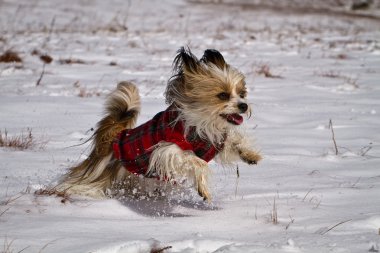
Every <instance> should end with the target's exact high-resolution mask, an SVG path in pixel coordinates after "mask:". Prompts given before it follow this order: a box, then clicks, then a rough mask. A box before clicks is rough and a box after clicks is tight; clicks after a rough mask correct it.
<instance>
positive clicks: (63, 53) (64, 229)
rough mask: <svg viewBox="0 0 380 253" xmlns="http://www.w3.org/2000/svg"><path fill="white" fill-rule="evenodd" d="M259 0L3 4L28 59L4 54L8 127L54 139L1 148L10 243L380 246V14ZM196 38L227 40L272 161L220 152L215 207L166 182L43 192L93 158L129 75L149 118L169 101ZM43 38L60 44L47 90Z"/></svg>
mask: <svg viewBox="0 0 380 253" xmlns="http://www.w3.org/2000/svg"><path fill="white" fill-rule="evenodd" d="M257 2H260V1H256V3H257ZM284 2H285V1H284ZM321 2H323V1H321ZM313 3H314V4H316V2H313ZM246 4H247V3H245V4H243V5H239V4H223V3H218V4H217V3H203V4H197V3H194V2H187V1H172V0H166V1H122V0H112V1H100V0H94V1H87V0H80V1H74V0H67V1H58V0H51V1H42V0H39V1H28V0H18V1H10V0H3V1H0V31H1V32H0V53H3V52H4V51H5V50H7V49H12V50H13V51H16V52H18V53H19V55H20V57H21V58H22V59H23V63H0V130H1V131H2V132H3V131H4V130H5V129H6V130H7V131H8V135H9V136H15V135H17V134H20V133H22V132H25V131H26V129H27V128H30V129H32V133H33V136H34V138H35V139H36V140H37V141H38V142H39V143H40V144H41V145H36V146H35V148H33V149H27V150H15V149H10V148H4V147H2V148H0V251H1V250H3V251H4V252H7V253H8V252H20V251H22V252H43V253H45V252H55V253H57V252H71V253H76V252H78V253H79V252H96V253H126V252H150V251H153V250H156V251H157V250H160V249H164V248H166V247H169V246H171V248H166V249H165V250H163V252H175V253H177V252H178V253H179V252H181V253H193V252H202V253H203V252H214V253H222V252H229V253H230V252H379V245H380V235H379V233H380V231H379V229H380V198H379V195H380V171H379V162H380V134H379V128H380V118H379V115H378V112H379V111H380V86H379V80H380V58H379V54H380V42H379V39H380V30H379V29H378V28H379V24H380V18H365V17H359V16H355V15H339V14H336V13H335V15H327V14H326V15H325V14H323V13H321V12H318V13H314V14H313V13H312V12H310V13H300V12H297V11H294V12H292V11H289V10H286V11H279V10H277V9H271V8H264V7H263V8H253V7H252V8H248V7H247V5H246ZM370 11H371V10H369V12H370ZM376 11H377V10H376ZM376 11H374V12H373V15H375V14H376ZM371 15H372V14H371ZM126 28H127V29H126ZM183 45H189V46H190V47H191V48H192V50H193V51H194V53H195V54H196V55H198V56H201V54H202V51H203V50H205V49H207V48H216V49H218V50H220V51H221V52H222V53H223V55H224V56H225V58H226V60H227V61H228V62H229V63H230V64H232V65H233V66H236V67H238V68H239V69H240V70H241V71H242V72H243V73H245V75H246V76H247V84H248V88H249V100H250V102H251V103H252V106H253V117H252V118H251V119H249V120H245V123H244V124H245V126H246V129H247V132H248V134H249V135H250V136H252V138H253V139H254V140H255V146H257V148H258V149H260V150H261V153H262V155H263V156H264V160H263V161H262V162H261V163H260V164H259V165H257V166H252V167H251V166H248V165H245V164H243V163H239V172H240V177H239V178H238V179H237V178H236V171H235V169H234V168H233V169H225V168H222V167H220V166H218V165H217V164H215V163H213V162H211V163H210V166H211V168H212V170H213V176H212V183H211V191H212V193H213V197H214V198H213V201H212V203H210V204H207V203H204V202H203V201H202V200H201V198H200V197H198V196H197V194H196V192H194V190H193V189H191V188H173V187H169V186H165V185H162V184H161V186H162V192H161V195H157V194H156V195H150V196H145V195H141V194H140V195H139V189H136V191H135V192H136V193H137V194H136V195H137V196H138V197H136V198H132V197H130V196H120V197H119V198H116V199H106V200H92V199H86V198H82V197H78V196H72V197H69V199H62V198H59V197H53V196H37V195H35V194H34V192H35V191H36V190H38V189H40V188H41V187H43V186H45V185H49V184H54V182H56V181H57V180H58V178H59V177H60V176H61V175H63V174H64V173H65V172H66V171H67V168H68V167H70V166H72V165H74V164H75V163H77V162H78V161H79V160H81V159H83V158H84V157H85V155H86V154H87V152H88V147H89V143H86V144H83V145H79V144H82V143H83V142H84V141H85V140H86V139H87V138H88V137H90V136H91V134H92V131H91V128H93V127H95V124H96V122H97V121H98V120H99V119H100V117H101V115H102V111H103V107H102V106H103V103H104V99H105V96H106V94H107V93H108V92H109V91H111V90H112V89H114V87H115V85H116V83H117V82H119V81H121V80H130V81H133V82H135V83H136V84H137V85H138V87H139V89H140V92H141V96H142V103H143V104H142V106H143V111H142V115H141V116H140V118H139V123H143V122H145V121H146V120H148V119H150V118H151V117H152V116H153V115H155V114H156V113H157V112H158V111H160V110H163V109H164V108H165V103H164V98H163V92H164V90H165V85H166V81H167V79H168V78H169V77H170V75H171V61H172V59H173V57H174V55H175V52H176V50H177V49H178V48H179V47H180V46H183ZM33 50H38V51H40V52H41V54H48V55H50V56H52V57H53V62H52V63H50V64H46V66H45V71H44V75H43V78H42V80H41V83H40V85H38V86H37V87H36V82H37V80H38V78H39V77H40V75H41V72H42V69H43V62H42V61H40V60H39V57H38V55H32V54H31V53H32V52H33ZM60 59H79V60H82V61H83V62H84V63H83V64H61V63H60V62H59V60H60ZM111 62H113V63H114V64H110V63H111ZM262 65H268V66H269V70H270V72H271V74H272V75H274V76H275V77H276V76H277V78H267V77H265V76H264V75H262V74H259V73H258V72H257V71H258V69H260V67H261V66H262ZM329 74H333V75H329ZM330 119H331V121H332V124H333V129H334V133H335V139H336V142H337V146H338V151H339V153H338V155H335V149H334V144H333V140H332V132H331V128H330V127H329V121H330ZM42 144H43V145H42ZM156 183H157V182H156ZM147 184H149V182H147ZM148 186H149V185H147V188H149V187H148ZM276 213H277V219H278V222H277V224H274V222H273V219H274V216H276ZM2 244H3V247H1V245H2ZM152 249H153V250H152Z"/></svg>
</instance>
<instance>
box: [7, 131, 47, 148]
mask: <svg viewBox="0 0 380 253" xmlns="http://www.w3.org/2000/svg"><path fill="white" fill-rule="evenodd" d="M46 143H47V142H46V141H41V142H38V141H36V139H35V138H34V135H33V134H32V129H30V128H28V129H27V130H26V133H24V132H22V133H21V134H19V135H15V136H12V137H10V136H8V131H7V130H6V129H5V130H4V133H3V132H2V131H1V130H0V147H5V148H13V149H19V150H25V149H33V148H36V147H37V148H40V149H43V148H44V147H45V145H46Z"/></svg>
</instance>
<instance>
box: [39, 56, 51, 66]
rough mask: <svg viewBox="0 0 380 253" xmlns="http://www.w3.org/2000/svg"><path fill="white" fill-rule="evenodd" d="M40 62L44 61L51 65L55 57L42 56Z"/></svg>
mask: <svg viewBox="0 0 380 253" xmlns="http://www.w3.org/2000/svg"><path fill="white" fill-rule="evenodd" d="M40 60H41V61H43V62H44V63H46V64H49V63H51V62H52V61H53V57H51V56H50V55H48V54H44V55H41V56H40Z"/></svg>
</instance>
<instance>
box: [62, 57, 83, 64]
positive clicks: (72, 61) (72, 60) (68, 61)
mask: <svg viewBox="0 0 380 253" xmlns="http://www.w3.org/2000/svg"><path fill="white" fill-rule="evenodd" d="M58 62H59V63H60V64H87V62H86V61H84V60H81V59H75V58H67V59H59V60H58Z"/></svg>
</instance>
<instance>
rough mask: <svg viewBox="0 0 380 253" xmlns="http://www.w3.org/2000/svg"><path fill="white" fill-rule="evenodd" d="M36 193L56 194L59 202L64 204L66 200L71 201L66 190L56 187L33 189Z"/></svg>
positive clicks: (40, 194) (41, 194)
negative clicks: (59, 189) (59, 199)
mask: <svg viewBox="0 0 380 253" xmlns="http://www.w3.org/2000/svg"><path fill="white" fill-rule="evenodd" d="M34 194H36V195H39V196H43V195H46V196H56V197H58V198H61V203H63V204H65V203H66V202H72V200H71V199H70V195H69V194H68V193H67V192H66V191H57V190H56V189H54V188H53V189H40V190H37V191H35V193H34Z"/></svg>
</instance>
